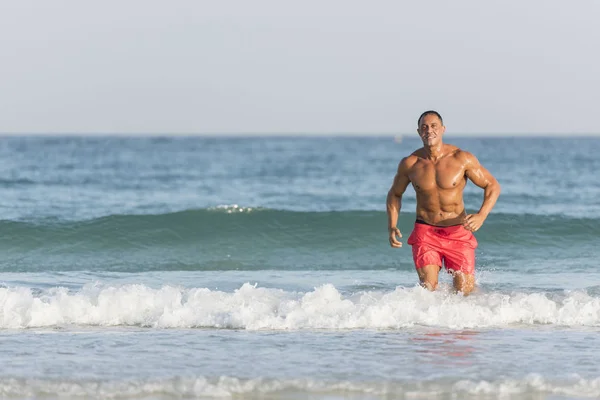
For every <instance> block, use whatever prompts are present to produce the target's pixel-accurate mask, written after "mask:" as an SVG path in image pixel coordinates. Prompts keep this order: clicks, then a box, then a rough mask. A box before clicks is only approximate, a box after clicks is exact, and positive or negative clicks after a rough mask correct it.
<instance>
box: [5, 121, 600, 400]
mask: <svg viewBox="0 0 600 400" xmlns="http://www.w3.org/2000/svg"><path fill="white" fill-rule="evenodd" d="M445 141H446V142H447V143H451V144H455V145H457V146H459V147H461V148H463V149H465V150H468V151H470V152H472V153H473V154H474V155H476V156H477V157H478V159H479V161H480V162H481V163H482V164H483V165H484V166H485V167H486V168H487V169H488V170H489V171H490V172H491V173H492V174H493V175H494V176H495V177H496V178H497V179H498V181H499V182H500V184H501V185H502V194H501V195H500V198H499V200H498V203H497V205H496V207H495V208H494V210H493V211H492V214H490V216H489V217H488V219H487V220H486V221H485V223H484V225H483V227H482V228H481V229H480V230H479V231H478V232H477V233H476V237H477V240H478V241H479V247H478V249H477V252H476V257H477V267H476V276H477V289H476V291H475V292H474V293H473V294H472V295H470V296H467V297H464V296H462V295H459V294H455V293H453V291H452V290H451V279H450V277H449V276H448V275H447V274H445V273H441V274H440V290H438V291H436V292H428V291H427V290H425V289H423V288H421V287H420V286H419V285H418V279H417V274H416V272H415V270H414V266H413V264H412V255H411V250H410V246H408V245H407V244H406V243H405V241H406V239H407V238H408V235H409V234H410V231H411V229H412V225H413V223H414V220H415V194H414V190H413V189H412V188H411V187H409V188H408V190H407V192H406V194H405V196H404V201H403V208H402V212H401V214H400V218H399V227H400V229H401V231H402V233H403V236H404V240H403V241H404V247H403V248H401V249H393V248H391V247H390V246H389V243H388V235H387V217H386V212H385V200H386V195H387V191H388V189H389V187H390V185H391V183H392V179H393V177H394V174H395V172H396V169H397V166H398V162H399V161H400V159H401V158H402V157H404V156H406V155H408V154H409V153H410V152H412V151H413V150H414V149H416V148H417V147H419V146H420V142H419V139H418V137H417V135H416V134H415V135H409V136H404V137H395V138H394V137H339V136H330V137H326V136H324V137H176V136H173V137H170V136H165V137H115V136H112V137H111V136H107V137H103V136H88V137H85V136H81V137H75V136H66V137H46V136H8V137H2V138H0V160H1V162H0V193H1V198H2V201H1V202H0V235H1V238H2V240H0V254H1V255H2V257H0V397H2V398H11V399H25V398H26V399H34V398H41V399H71V398H74V399H76V398H107V399H131V398H135V399H171V398H202V399H213V398H234V399H241V398H243V399H294V400H298V399H329V400H334V399H335V400H338V399H369V400H374V399H414V398H426V399H494V398H503V399H507V398H509V399H585V398H600V361H599V359H598V354H599V352H600V269H599V268H598V265H597V264H598V259H600V179H599V177H598V171H600V157H598V154H599V153H600V138H597V137H596V138H593V137H588V138H549V137H490V138H484V137H453V136H452V134H451V133H447V134H446V136H445ZM482 197H483V191H482V190H481V189H479V188H477V187H475V186H474V185H473V184H472V183H469V184H468V185H467V188H466V190H465V204H466V207H467V211H468V212H476V211H477V210H478V208H479V206H480V205H481V201H482Z"/></svg>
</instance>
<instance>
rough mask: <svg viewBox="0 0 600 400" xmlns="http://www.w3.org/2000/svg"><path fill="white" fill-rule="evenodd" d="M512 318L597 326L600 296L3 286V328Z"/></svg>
mask: <svg viewBox="0 0 600 400" xmlns="http://www.w3.org/2000/svg"><path fill="white" fill-rule="evenodd" d="M515 324H521V325H522V324H525V325H537V324H548V325H557V326H566V327H574V326H600V297H598V296H594V295H593V294H590V293H588V292H586V291H565V292H562V293H560V294H553V293H545V292H539V293H520V292H513V293H510V294H508V293H496V292H491V293H484V292H480V293H475V294H473V295H471V296H468V297H463V296H461V295H457V294H454V293H452V292H451V291H450V290H449V288H447V287H446V288H443V289H442V290H440V291H438V292H434V293H432V292H428V291H427V290H425V289H423V288H421V287H418V286H416V287H410V288H403V287H398V288H396V289H395V290H394V291H388V292H384V291H361V292H358V293H354V294H351V295H347V296H344V295H342V294H341V293H340V292H339V291H338V290H337V289H336V288H335V287H334V286H333V285H331V284H325V285H322V286H320V287H317V288H315V289H314V290H313V291H309V292H306V293H304V292H289V291H284V290H281V289H271V288H262V287H257V285H251V284H249V283H246V284H244V285H242V286H241V287H240V288H239V289H237V290H235V291H233V292H223V291H218V290H210V289H208V288H183V287H175V286H163V287H162V288H151V287H148V286H146V285H142V284H131V285H121V286H100V285H86V286H84V287H83V288H82V289H81V290H79V291H69V290H68V289H66V288H61V287H56V288H52V289H50V290H45V291H39V290H33V289H32V288H28V287H4V288H0V328H4V329H6V328H10V329H22V328H31V327H54V326H65V325H92V326H143V327H153V328H199V327H201V328H216V329H222V328H225V329H248V330H259V329H267V330H269V329H271V330H302V329H333V330H335V329H369V328H373V329H398V328H404V327H411V326H415V325H421V326H434V327H446V328H450V329H464V328H488V327H503V326H510V325H515Z"/></svg>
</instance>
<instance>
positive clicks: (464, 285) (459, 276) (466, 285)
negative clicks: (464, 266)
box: [453, 271, 475, 296]
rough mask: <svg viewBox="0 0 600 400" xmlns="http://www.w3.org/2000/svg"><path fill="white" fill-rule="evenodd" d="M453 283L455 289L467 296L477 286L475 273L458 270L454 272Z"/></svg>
mask: <svg viewBox="0 0 600 400" xmlns="http://www.w3.org/2000/svg"><path fill="white" fill-rule="evenodd" d="M453 283H454V289H455V290H456V291H458V292H461V293H462V294H464V295H465V296H466V295H468V294H469V293H471V292H472V291H473V289H474V288H475V275H474V274H465V273H463V272H461V271H456V272H454V273H453Z"/></svg>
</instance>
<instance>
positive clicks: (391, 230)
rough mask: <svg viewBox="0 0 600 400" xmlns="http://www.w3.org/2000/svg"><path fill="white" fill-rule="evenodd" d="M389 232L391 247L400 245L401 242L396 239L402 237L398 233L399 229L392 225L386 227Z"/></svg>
mask: <svg viewBox="0 0 600 400" xmlns="http://www.w3.org/2000/svg"><path fill="white" fill-rule="evenodd" d="M388 231H389V234H390V246H392V247H402V242H400V241H399V240H398V238H401V237H402V234H401V233H400V229H398V228H396V227H393V228H389V229H388Z"/></svg>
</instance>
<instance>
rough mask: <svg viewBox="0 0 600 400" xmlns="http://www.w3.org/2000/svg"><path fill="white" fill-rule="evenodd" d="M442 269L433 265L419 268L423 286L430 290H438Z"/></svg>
mask: <svg viewBox="0 0 600 400" xmlns="http://www.w3.org/2000/svg"><path fill="white" fill-rule="evenodd" d="M440 269H441V267H440V266H439V265H433V264H432V265H426V266H424V267H421V268H417V274H419V280H420V281H421V286H423V287H424V288H427V289H429V290H436V289H437V287H438V275H439V274H440Z"/></svg>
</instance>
